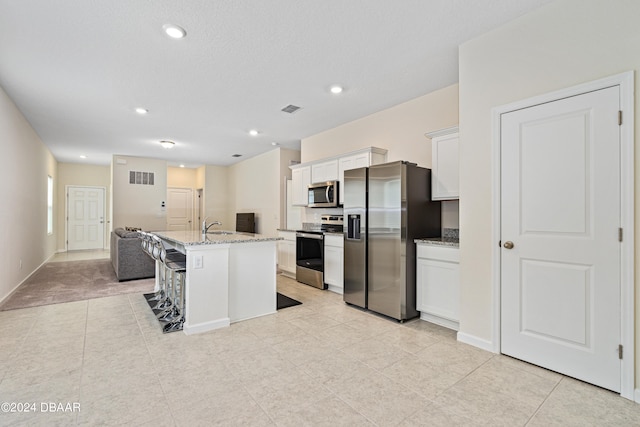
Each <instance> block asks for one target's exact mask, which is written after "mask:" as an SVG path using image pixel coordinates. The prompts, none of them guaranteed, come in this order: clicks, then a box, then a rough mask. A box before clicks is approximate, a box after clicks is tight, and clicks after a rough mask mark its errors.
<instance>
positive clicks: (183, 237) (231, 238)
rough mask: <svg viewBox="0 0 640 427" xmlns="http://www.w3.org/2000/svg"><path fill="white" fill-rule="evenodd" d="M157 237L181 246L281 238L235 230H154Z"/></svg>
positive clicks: (279, 238) (280, 238)
mask: <svg viewBox="0 0 640 427" xmlns="http://www.w3.org/2000/svg"><path fill="white" fill-rule="evenodd" d="M154 234H156V235H157V236H158V237H160V238H162V239H165V240H168V241H170V242H173V243H176V244H178V245H182V246H198V245H217V244H229V243H248V242H265V241H276V240H283V239H282V237H272V236H267V235H264V234H253V233H240V232H236V231H224V230H221V231H215V232H213V233H212V232H209V233H207V234H202V232H200V230H197V231H196V230H187V231H156V232H154Z"/></svg>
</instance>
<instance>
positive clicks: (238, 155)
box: [231, 154, 242, 157]
mask: <svg viewBox="0 0 640 427" xmlns="http://www.w3.org/2000/svg"><path fill="white" fill-rule="evenodd" d="M231 157H242V154H232V155H231Z"/></svg>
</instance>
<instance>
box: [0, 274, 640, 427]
mask: <svg viewBox="0 0 640 427" xmlns="http://www.w3.org/2000/svg"><path fill="white" fill-rule="evenodd" d="M278 289H279V290H280V291H281V292H283V293H284V294H286V295H288V296H290V297H292V298H295V299H297V300H299V301H302V302H303V304H302V305H299V306H295V307H290V308H286V309H283V310H280V311H279V312H278V313H277V314H274V315H271V316H264V317H261V318H258V319H253V320H249V321H244V322H239V323H236V324H233V325H231V327H229V328H226V329H222V330H217V331H212V332H209V333H205V334H200V335H196V336H186V335H184V334H183V333H173V334H167V335H163V334H162V333H161V331H160V328H159V326H158V324H157V322H156V321H155V319H154V317H153V315H152V313H151V311H150V310H149V307H148V305H147V303H146V302H145V300H144V298H143V297H142V296H141V295H122V296H117V297H109V298H102V299H93V300H90V301H81V302H73V303H66V304H59V305H51V306H44V307H36V308H29V309H23V310H15V311H8V312H0V324H1V325H2V328H0V343H1V344H0V401H2V402H15V403H35V404H36V412H35V413H0V425H3V426H7V425H30V426H31V425H46V426H54V425H65V426H66V425H96V424H100V425H150V426H198V425H203V426H209V425H224V426H226V425H242V426H262V425H278V426H300V425H310V426H322V425H326V426H341V425H344V426H360V425H379V426H396V425H399V426H417V425H430V426H458V425H462V426H467V425H468V426H476V425H477V426H500V425H503V426H524V425H528V426H549V425H558V426H571V425H575V426H588V425H594V426H603V425H615V426H631V425H640V405H637V404H635V403H633V402H630V401H628V400H625V399H623V398H621V397H619V396H618V395H616V394H614V393H611V392H609V391H605V390H602V389H599V388H597V387H593V386H590V385H587V384H584V383H582V382H579V381H576V380H573V379H570V378H567V377H564V376H562V375H559V374H556V373H553V372H550V371H547V370H544V369H541V368H537V367H535V366H532V365H529V364H526V363H523V362H519V361H517V360H514V359H511V358H509V357H505V356H501V355H494V354H491V353H487V352H485V351H482V350H479V349H477V348H474V347H470V346H468V345H465V344H461V343H459V342H457V341H456V340H455V334H454V332H453V331H450V330H448V329H444V328H441V327H438V326H435V325H432V324H429V323H426V322H423V321H420V320H415V321H411V322H407V323H405V324H402V325H401V324H398V323H396V322H394V321H391V320H388V319H384V318H381V317H378V316H376V315H373V314H370V313H365V312H362V311H360V310H358V309H355V308H352V307H348V306H346V305H345V304H344V303H343V302H342V298H341V296H340V295H337V294H334V293H331V292H328V291H320V290H317V289H314V288H311V287H308V286H306V285H302V284H299V283H297V282H295V281H293V280H291V279H287V278H284V277H282V276H279V277H278ZM49 402H51V403H54V404H63V405H64V404H67V403H71V404H73V403H76V402H77V403H79V404H80V411H79V412H62V411H56V412H52V411H46V412H41V409H42V406H41V404H42V403H44V404H45V407H46V408H48V406H47V403H49Z"/></svg>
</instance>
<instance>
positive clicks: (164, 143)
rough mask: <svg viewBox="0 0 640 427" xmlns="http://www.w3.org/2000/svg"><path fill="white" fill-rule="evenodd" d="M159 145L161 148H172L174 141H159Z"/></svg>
mask: <svg viewBox="0 0 640 427" xmlns="http://www.w3.org/2000/svg"><path fill="white" fill-rule="evenodd" d="M160 145H162V147H163V148H167V149H169V148H173V146H174V145H176V143H175V142H173V141H160Z"/></svg>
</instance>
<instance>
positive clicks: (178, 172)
mask: <svg viewBox="0 0 640 427" xmlns="http://www.w3.org/2000/svg"><path fill="white" fill-rule="evenodd" d="M167 187H176V188H198V172H197V170H196V169H190V168H176V167H168V168H167ZM200 188H202V187H200Z"/></svg>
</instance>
